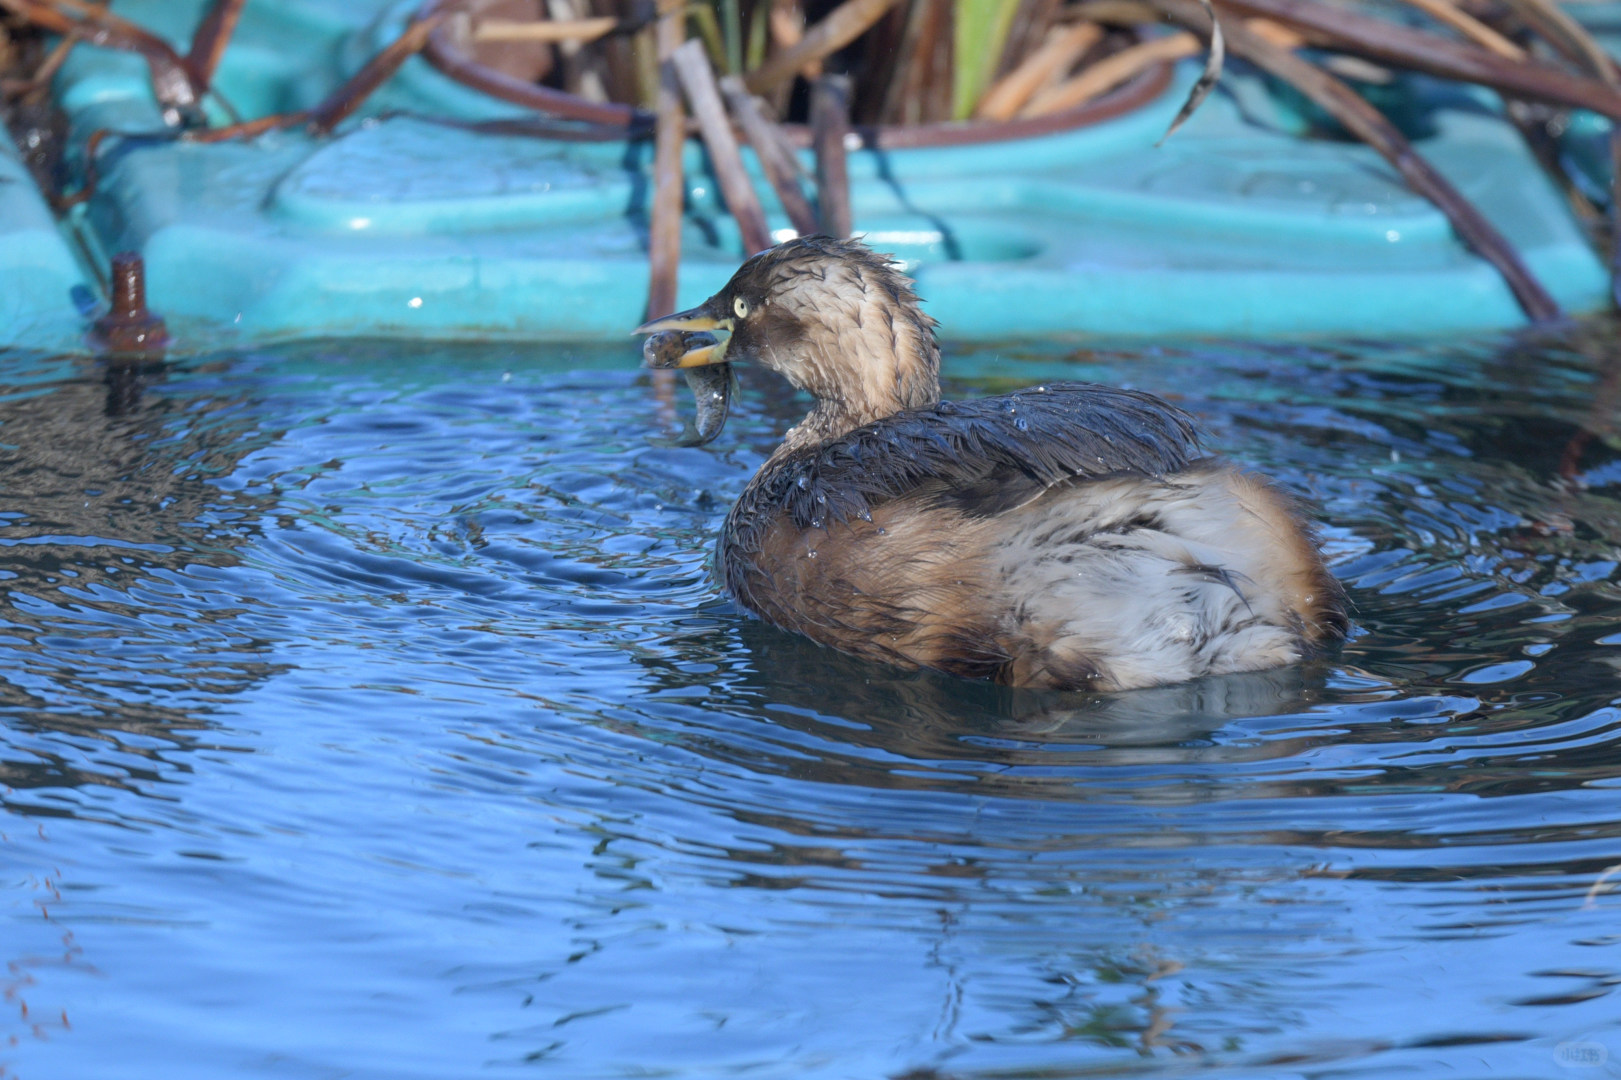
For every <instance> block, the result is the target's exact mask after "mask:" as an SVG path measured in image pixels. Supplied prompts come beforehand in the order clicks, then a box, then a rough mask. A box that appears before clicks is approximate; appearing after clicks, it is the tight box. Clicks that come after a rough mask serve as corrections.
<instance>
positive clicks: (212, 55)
mask: <svg viewBox="0 0 1621 1080" xmlns="http://www.w3.org/2000/svg"><path fill="white" fill-rule="evenodd" d="M245 3H247V0H214V2H213V3H212V4H210V5H209V8H208V12H207V14H205V15H204V16H203V18H202V21H201V22H199V23H198V24H197V29H196V30H194V31H192V35H191V50H190V51H189V52H187V53H186V70H187V71H189V72H190V73H191V78H192V81H193V82H194V83H196V84H197V86H198V87H199V88H201V89H207V88H208V87H209V86H210V85H212V84H213V82H214V72H215V70H216V69H217V68H218V67H219V63H220V58H221V57H222V56H224V55H225V47H226V46H227V45H229V44H230V43H231V35H232V34H234V33H235V32H236V24H237V22H238V21H239V20H240V19H241V18H242V7H243V5H244V4H245Z"/></svg>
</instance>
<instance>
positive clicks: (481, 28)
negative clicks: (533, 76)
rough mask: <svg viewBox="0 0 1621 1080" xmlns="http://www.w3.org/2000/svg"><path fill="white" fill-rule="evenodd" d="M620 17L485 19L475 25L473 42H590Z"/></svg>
mask: <svg viewBox="0 0 1621 1080" xmlns="http://www.w3.org/2000/svg"><path fill="white" fill-rule="evenodd" d="M619 27H620V20H619V19H617V18H615V17H613V16H611V15H605V16H600V17H597V18H591V19H567V20H563V21H557V20H553V19H541V20H539V21H534V22H519V21H517V20H513V19H486V20H484V21H483V22H480V23H476V24H475V25H474V26H473V37H472V39H473V40H474V41H532V42H538V43H541V44H551V43H554V42H559V41H578V42H590V41H596V40H597V39H598V38H603V37H607V36H608V35H609V34H611V33H613V32H614V31H615V30H617V29H619Z"/></svg>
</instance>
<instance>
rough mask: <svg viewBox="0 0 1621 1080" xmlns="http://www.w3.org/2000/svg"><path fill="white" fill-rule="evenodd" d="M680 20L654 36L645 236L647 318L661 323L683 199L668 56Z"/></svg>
mask: <svg viewBox="0 0 1621 1080" xmlns="http://www.w3.org/2000/svg"><path fill="white" fill-rule="evenodd" d="M682 23H683V16H682V15H681V14H680V12H679V11H675V12H668V13H666V14H663V15H661V16H660V17H659V21H658V28H657V30H656V32H655V35H656V39H657V48H658V54H659V58H660V60H661V61H662V63H660V65H659V87H658V99H657V112H658V127H657V129H656V132H657V133H656V135H655V136H654V150H653V210H652V215H651V220H650V222H649V227H648V236H647V264H648V282H647V312H646V314H647V317H648V318H649V319H658V318H662V317H663V316H665V315H668V314H670V313H671V312H673V311H674V310H675V297H676V285H677V281H678V277H679V274H680V269H681V208H682V202H683V200H684V199H685V196H686V179H685V176H684V175H683V169H682V162H681V154H682V150H683V148H684V147H685V146H686V142H687V117H686V110H684V109H683V108H682V107H681V82H680V79H678V78H677V77H676V73H675V68H674V66H673V65H672V64H671V62H670V56H671V55H672V54H673V53H674V52H675V51H676V49H677V48H678V47H679V46H680V45H681V39H682Z"/></svg>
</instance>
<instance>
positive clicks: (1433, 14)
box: [1407, 0, 1526, 60]
mask: <svg viewBox="0 0 1621 1080" xmlns="http://www.w3.org/2000/svg"><path fill="white" fill-rule="evenodd" d="M1407 3H1409V4H1411V5H1413V6H1414V7H1416V8H1418V10H1420V11H1422V12H1423V13H1424V14H1426V15H1428V16H1429V17H1430V18H1432V19H1434V20H1435V21H1436V22H1438V23H1444V24H1445V25H1447V26H1450V27H1452V29H1454V30H1456V31H1457V32H1458V33H1460V34H1462V35H1463V36H1464V37H1466V38H1468V39H1469V40H1470V41H1473V42H1474V43H1475V44H1476V45H1479V46H1480V47H1481V48H1483V49H1486V50H1488V51H1490V52H1494V53H1496V54H1497V55H1498V56H1501V57H1503V58H1504V59H1506V60H1524V59H1525V55H1526V54H1525V50H1524V49H1522V48H1520V47H1519V46H1518V45H1516V44H1514V42H1512V41H1510V40H1509V39H1508V38H1506V37H1504V36H1503V35H1502V34H1499V33H1498V32H1497V31H1496V30H1493V29H1492V28H1491V27H1489V26H1487V25H1486V24H1485V23H1483V22H1481V21H1480V20H1479V19H1477V18H1475V17H1474V16H1473V15H1471V14H1469V13H1468V12H1467V11H1465V10H1463V9H1462V8H1460V7H1458V6H1457V5H1456V4H1454V3H1453V2H1452V0H1407Z"/></svg>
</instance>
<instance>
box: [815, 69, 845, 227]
mask: <svg viewBox="0 0 1621 1080" xmlns="http://www.w3.org/2000/svg"><path fill="white" fill-rule="evenodd" d="M810 113H811V115H810V120H811V145H812V146H814V147H815V150H816V207H817V210H818V214H817V225H818V227H819V229H820V230H821V231H822V232H824V233H826V234H827V235H828V236H837V237H845V236H849V235H850V233H851V231H852V229H853V227H854V222H853V219H852V216H851V212H850V170H849V163H848V161H847V160H846V154H847V151H846V150H845V140H846V139H847V138H848V137H849V134H850V80H849V78H848V77H847V76H844V75H823V76H822V77H821V78H820V79H817V80H816V82H815V83H814V84H812V86H811V101H810Z"/></svg>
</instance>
